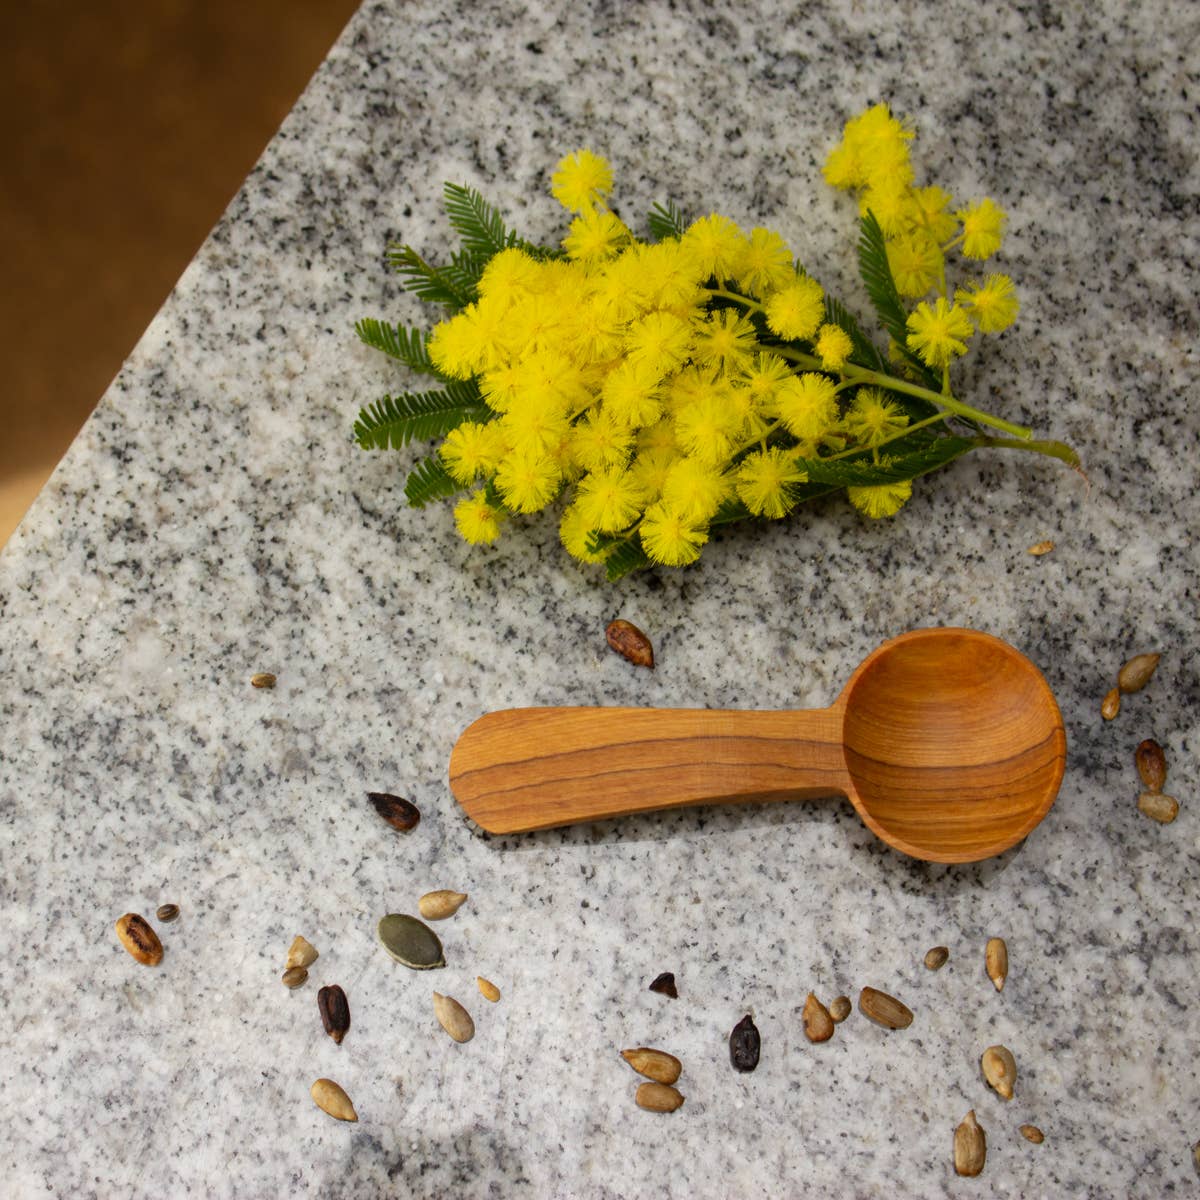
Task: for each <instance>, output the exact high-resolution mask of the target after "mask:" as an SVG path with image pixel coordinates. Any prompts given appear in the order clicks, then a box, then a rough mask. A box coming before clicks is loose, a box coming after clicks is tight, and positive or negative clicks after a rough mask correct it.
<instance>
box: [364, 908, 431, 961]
mask: <svg viewBox="0 0 1200 1200" xmlns="http://www.w3.org/2000/svg"><path fill="white" fill-rule="evenodd" d="M378 934H379V940H380V941H381V942H382V943H383V948H384V949H385V950H386V951H387V952H388V953H389V954H390V955H391V956H392V957H393V958H394V959H395V960H396V961H397V962H399V963H403V964H404V965H405V966H406V967H412V969H413V970H414V971H430V970H432V969H433V968H434V967H444V966H445V965H446V956H445V954H443V952H442V943H441V942H440V941H439V940H438V935H437V934H436V933H434V932H433V930H432V929H430V928H429V926H428V925H426V924H425V923H424V922H423V921H418V920H417V918H416V917H410V916H407V915H406V914H404V913H388V915H387V916H386V917H383V918H382V919H381V920H380V922H379V928H378Z"/></svg>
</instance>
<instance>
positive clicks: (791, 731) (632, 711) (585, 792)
mask: <svg viewBox="0 0 1200 1200" xmlns="http://www.w3.org/2000/svg"><path fill="white" fill-rule="evenodd" d="M847 783H848V779H847V772H846V762H845V756H844V754H843V751H842V712H841V709H840V708H838V707H836V706H835V707H834V708H821V709H812V710H809V711H806V712H751V711H741V710H731V709H704V708H658V709H653V708H512V709H506V710H505V711H503V712H494V713H488V714H487V715H486V716H483V717H480V718H479V720H478V721H476V722H475V723H474V724H472V725H471V726H469V727H468V728H467V730H466V731H465V732H464V733H463V735H462V736H461V737H460V738H459V739H458V742H457V743H456V744H455V747H454V750H453V751H452V752H451V755H450V789H451V791H453V792H454V795H455V796H456V797H457V799H458V801H459V803H460V804H461V805H462V806H463V808H464V809H466V811H467V814H468V815H469V816H470V817H471V818H472V819H473V820H474V821H475V822H476V823H477V824H479V825H482V826H483V828H484V829H486V830H488V831H489V832H490V833H523V832H526V831H528V830H531V829H548V828H550V827H552V826H555V825H570V824H573V823H575V822H576V821H598V820H601V819H603V818H605V817H623V816H626V815H628V814H630V813H637V812H647V811H649V810H652V809H661V808H676V807H679V806H681V805H685V804H703V803H707V802H724V803H728V802H731V801H751V800H770V799H775V798H783V797H784V796H787V797H789V798H796V797H804V796H810V797H811V796H830V795H834V794H836V793H838V792H842V793H844V792H845V790H846V787H847Z"/></svg>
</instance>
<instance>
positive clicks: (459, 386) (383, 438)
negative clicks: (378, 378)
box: [354, 382, 492, 450]
mask: <svg viewBox="0 0 1200 1200" xmlns="http://www.w3.org/2000/svg"><path fill="white" fill-rule="evenodd" d="M491 416H492V413H491V410H490V409H489V408H488V407H487V406H486V405H485V404H484V403H483V401H482V399H481V397H480V395H479V388H478V387H477V386H476V385H475V384H474V382H471V383H461V382H455V383H451V384H449V385H448V386H447V387H446V388H445V389H443V390H439V391H434V392H405V393H404V394H403V395H401V396H384V397H383V399H382V400H377V401H376V402H375V403H374V404H372V405H369V406H368V407H367V408H364V409H363V410H362V411H361V412H360V413H359V414H358V420H357V421H355V422H354V440H355V441H356V442H358V444H359V445H360V446H361V447H362V448H363V449H364V450H399V449H400V447H401V446H407V445H408V443H409V442H411V441H412V440H413V439H414V438H415V439H417V440H418V441H427V440H428V439H430V438H436V437H444V436H445V435H446V434H447V433H449V432H450V430H452V429H455V428H457V427H458V426H459V425H461V424H462V423H463V422H464V421H488V420H490V419H491Z"/></svg>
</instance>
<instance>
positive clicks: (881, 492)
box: [846, 479, 912, 518]
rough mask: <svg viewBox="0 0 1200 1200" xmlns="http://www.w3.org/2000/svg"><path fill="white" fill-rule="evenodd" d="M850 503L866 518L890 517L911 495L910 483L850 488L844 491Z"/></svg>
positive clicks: (905, 481) (909, 481) (907, 481)
mask: <svg viewBox="0 0 1200 1200" xmlns="http://www.w3.org/2000/svg"><path fill="white" fill-rule="evenodd" d="M846 495H847V496H849V498H850V503H851V504H853V505H854V507H855V508H857V509H858V511H859V512H860V513H862V514H863V515H864V516H868V517H875V518H878V517H891V516H894V515H895V514H896V513H898V512H899V511H900V510H901V509H902V508H903V507H904V505H905V503H906V502H907V500H908V498H909V497H910V496H911V495H912V481H911V480H908V479H906V480H904V481H903V482H902V483H881V484H877V485H875V486H874V487H851V488H847V489H846Z"/></svg>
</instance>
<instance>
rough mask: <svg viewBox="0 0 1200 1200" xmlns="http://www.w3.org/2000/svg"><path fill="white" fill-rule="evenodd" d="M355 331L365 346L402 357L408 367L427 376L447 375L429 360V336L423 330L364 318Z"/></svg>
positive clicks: (439, 376) (390, 355)
mask: <svg viewBox="0 0 1200 1200" xmlns="http://www.w3.org/2000/svg"><path fill="white" fill-rule="evenodd" d="M354 332H355V333H357V334H358V336H359V340H360V341H362V342H363V343H364V344H365V345H368V346H370V347H372V348H373V349H375V350H382V351H383V353H384V354H386V355H388V356H389V357H390V358H395V359H399V361H400V362H402V363H404V365H405V366H406V367H410V368H412V370H414V371H419V372H420V373H422V374H424V375H436V376H438V378H444V376H443V375H442V373H441V372H440V371H439V370H438V369H437V367H435V366H434V365H433V363H432V362H431V361H430V359H429V348H428V345H429V337H428V335H427V334H426V333H424V332H422V331H421V330H420V329H416V328H413V329H409V328H407V327H406V326H404V325H389V324H388V323H387V322H386V321H376V320H375V319H374V318H373V317H364V318H363V319H362V320H361V321H359V322H358V323H357V324H356V325H355V326H354Z"/></svg>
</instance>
